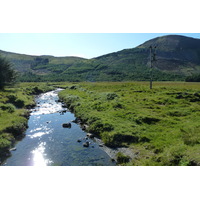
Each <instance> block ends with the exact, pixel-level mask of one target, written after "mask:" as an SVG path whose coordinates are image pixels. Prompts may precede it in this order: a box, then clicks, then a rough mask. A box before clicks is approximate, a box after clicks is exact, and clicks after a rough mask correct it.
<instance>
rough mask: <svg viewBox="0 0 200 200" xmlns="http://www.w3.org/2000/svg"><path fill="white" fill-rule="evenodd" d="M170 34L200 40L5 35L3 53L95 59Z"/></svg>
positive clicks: (111, 35)
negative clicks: (165, 37)
mask: <svg viewBox="0 0 200 200" xmlns="http://www.w3.org/2000/svg"><path fill="white" fill-rule="evenodd" d="M167 35H181V36H186V37H191V38H195V39H200V33H1V34H0V43H1V45H0V50H2V51H6V52H9V53H16V54H23V55H29V56H53V57H80V58H85V59H92V58H95V57H99V56H102V55H106V54H109V53H113V52H117V51H121V50H123V49H131V48H135V47H137V46H139V45H141V44H143V43H145V42H146V41H148V40H151V39H154V38H156V37H162V36H167ZM27 47H28V48H27Z"/></svg>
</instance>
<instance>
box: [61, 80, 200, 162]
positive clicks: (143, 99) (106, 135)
mask: <svg viewBox="0 0 200 200" xmlns="http://www.w3.org/2000/svg"><path fill="white" fill-rule="evenodd" d="M66 87H68V88H67V89H66V90H64V91H62V92H61V93H60V97H61V98H62V99H63V100H64V101H65V102H66V104H67V105H68V106H69V108H70V109H71V110H72V111H73V112H74V113H75V115H76V116H77V117H79V118H81V119H82V120H83V122H84V123H85V124H87V125H88V131H90V132H94V133H96V134H97V135H99V136H100V137H101V138H102V139H103V141H104V142H105V144H106V145H108V146H129V147H132V148H133V149H134V152H137V151H138V149H139V151H141V152H143V153H141V154H138V157H137V159H135V160H133V161H132V162H131V164H132V165H195V164H196V165H197V164H199V163H200V157H199V158H198V156H195V160H194V158H193V157H192V153H189V152H190V151H191V152H192V151H193V150H192V149H193V147H194V148H197V145H199V139H200V135H199V133H198V132H199V128H198V127H199V125H198V123H199V121H200V84H199V83H184V82H155V83H153V89H152V90H150V89H149V83H148V82H113V83H110V82H103V83H102V82H101V83H78V84H72V83H69V84H66ZM184 130H185V132H184ZM187 133H188V137H186V135H187ZM191 144H192V145H193V147H192V146H191ZM199 150H200V149H199ZM144 152H145V153H144ZM147 155H148V156H147ZM129 164H130V163H129Z"/></svg>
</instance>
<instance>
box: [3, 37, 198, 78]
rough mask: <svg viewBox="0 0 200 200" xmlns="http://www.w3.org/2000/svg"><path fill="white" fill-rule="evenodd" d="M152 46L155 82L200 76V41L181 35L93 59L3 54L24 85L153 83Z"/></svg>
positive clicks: (161, 38)
mask: <svg viewBox="0 0 200 200" xmlns="http://www.w3.org/2000/svg"><path fill="white" fill-rule="evenodd" d="M150 45H153V46H156V47H157V63H156V65H155V67H154V71H153V76H154V77H153V79H154V80H160V81H163V80H185V79H186V77H188V76H193V75H194V74H200V39H194V38H189V37H185V36H179V35H168V36H163V37H158V38H154V39H152V40H149V41H147V42H145V43H144V44H141V45H139V46H138V47H136V48H131V49H124V50H122V51H118V52H114V53H110V54H106V55H102V56H99V57H96V58H93V59H84V58H80V57H53V56H29V55H22V54H16V53H9V52H5V51H0V54H1V55H2V56H4V57H6V58H7V59H9V60H10V61H11V62H12V63H13V66H14V68H15V69H16V70H17V71H19V72H20V75H21V76H20V80H21V81H131V80H136V81H145V80H148V79H149V60H150V59H149V46H150Z"/></svg>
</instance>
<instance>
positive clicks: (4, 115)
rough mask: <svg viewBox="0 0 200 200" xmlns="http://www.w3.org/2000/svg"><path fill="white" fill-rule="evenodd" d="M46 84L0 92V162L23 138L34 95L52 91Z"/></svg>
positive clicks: (24, 84)
mask: <svg viewBox="0 0 200 200" xmlns="http://www.w3.org/2000/svg"><path fill="white" fill-rule="evenodd" d="M52 89H53V87H52V86H49V85H47V84H46V83H39V84H37V83H23V84H18V85H16V86H15V87H12V88H6V89H5V90H3V91H0V162H2V161H3V160H4V159H5V158H6V157H7V156H9V155H10V152H9V149H10V148H12V147H13V145H14V143H15V141H16V140H17V139H20V138H21V137H23V133H24V131H25V130H26V128H27V122H28V117H29V110H28V109H30V108H32V107H34V105H35V102H34V95H37V94H40V93H42V92H46V91H49V90H52Z"/></svg>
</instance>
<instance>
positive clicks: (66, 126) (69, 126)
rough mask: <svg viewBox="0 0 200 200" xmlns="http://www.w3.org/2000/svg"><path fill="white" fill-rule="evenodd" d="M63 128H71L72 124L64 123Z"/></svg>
mask: <svg viewBox="0 0 200 200" xmlns="http://www.w3.org/2000/svg"><path fill="white" fill-rule="evenodd" d="M62 126H63V128H71V126H72V125H71V123H64V124H63V125H62Z"/></svg>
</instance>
